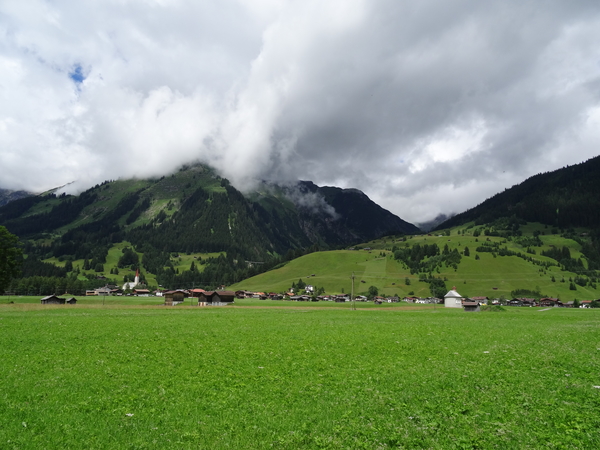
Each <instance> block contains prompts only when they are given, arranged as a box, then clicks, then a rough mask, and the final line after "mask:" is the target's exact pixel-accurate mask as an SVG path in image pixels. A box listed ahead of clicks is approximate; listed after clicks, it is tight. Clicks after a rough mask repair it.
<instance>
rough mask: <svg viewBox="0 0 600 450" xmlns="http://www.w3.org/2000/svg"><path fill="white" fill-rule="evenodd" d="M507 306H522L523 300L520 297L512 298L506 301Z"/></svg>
mask: <svg viewBox="0 0 600 450" xmlns="http://www.w3.org/2000/svg"><path fill="white" fill-rule="evenodd" d="M508 306H523V302H522V301H521V299H520V298H513V299H512V300H509V301H508Z"/></svg>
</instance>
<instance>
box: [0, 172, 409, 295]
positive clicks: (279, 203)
mask: <svg viewBox="0 0 600 450" xmlns="http://www.w3.org/2000/svg"><path fill="white" fill-rule="evenodd" d="M359 216H360V220H358V219H357V217H359ZM372 223H375V224H377V226H372V225H371V224H372ZM0 225H2V226H5V227H6V228H7V229H8V230H9V231H10V232H11V233H13V234H15V235H17V236H18V237H19V238H20V240H21V242H22V243H23V249H24V253H25V256H26V259H25V260H24V261H23V274H22V278H21V279H20V280H14V281H13V283H12V284H11V286H9V290H10V291H11V292H18V293H21V294H23V295H26V294H33V293H36V292H37V293H40V294H42V293H46V294H50V293H54V292H64V291H65V290H69V291H70V292H74V293H75V292H78V293H79V292H83V291H85V290H86V289H90V288H94V287H98V286H100V285H104V284H107V283H108V284H111V285H117V286H118V285H122V284H123V283H124V282H125V281H132V278H133V274H135V272H136V270H138V269H139V270H140V279H141V280H142V282H145V283H146V284H147V285H148V286H149V287H151V288H152V287H154V288H156V287H159V286H162V287H165V288H186V287H204V288H207V289H214V288H215V287H217V286H220V285H222V284H228V283H232V282H236V281H239V280H242V279H244V278H247V277H249V276H252V275H254V274H256V273H258V272H260V271H264V270H267V269H268V268H270V267H273V266H276V265H277V264H280V263H282V262H283V261H288V260H290V259H293V258H294V257H297V256H299V255H302V254H305V253H307V252H309V251H314V250H316V249H329V248H339V247H343V246H346V245H348V244H352V243H356V242H361V241H363V240H368V239H373V238H376V237H379V236H383V235H386V234H389V233H414V232H417V231H418V229H417V228H416V227H415V226H414V225H412V224H409V223H407V222H405V221H403V220H402V219H400V218H399V217H397V216H395V215H394V214H392V213H390V212H389V211H386V210H384V209H382V208H381V207H379V206H378V205H376V204H375V203H374V202H372V201H371V200H370V199H369V198H368V197H367V196H366V195H365V194H363V193H362V192H360V191H357V190H352V189H340V188H332V187H324V188H321V187H318V186H316V185H314V184H312V183H310V182H299V183H297V184H290V185H286V186H283V187H282V186H277V185H274V184H267V183H263V184H261V185H260V186H259V187H258V189H257V190H256V191H255V192H253V193H249V194H247V195H244V194H242V193H241V192H240V191H238V190H237V189H235V188H234V187H233V186H232V185H231V184H230V183H229V181H228V180H226V179H224V178H221V177H220V176H218V175H217V174H216V173H215V171H214V170H212V169H211V168H209V167H206V166H203V165H193V166H189V167H182V168H181V170H179V171H178V172H177V173H174V174H172V175H169V176H164V177H161V178H156V179H144V180H141V179H129V180H116V181H106V182H104V183H102V184H99V185H96V186H94V187H93V188H91V189H89V190H87V191H85V192H83V193H81V194H79V195H66V194H60V195H56V191H50V192H47V193H45V194H43V195H39V196H30V197H26V198H23V199H18V200H15V201H13V202H10V203H8V204H7V205H5V206H3V207H0ZM125 254H127V257H126V258H124V259H125V260H124V259H123V257H124V255H125ZM249 262H258V263H260V264H250V263H249Z"/></svg>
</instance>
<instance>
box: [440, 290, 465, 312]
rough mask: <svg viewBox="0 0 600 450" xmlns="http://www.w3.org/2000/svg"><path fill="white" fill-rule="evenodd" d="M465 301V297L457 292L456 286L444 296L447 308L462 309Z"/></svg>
mask: <svg viewBox="0 0 600 450" xmlns="http://www.w3.org/2000/svg"><path fill="white" fill-rule="evenodd" d="M463 300H464V297H463V296H461V295H460V294H459V293H458V292H456V286H454V287H453V288H452V290H450V291H448V293H447V294H446V295H444V306H445V307H446V308H462V301H463Z"/></svg>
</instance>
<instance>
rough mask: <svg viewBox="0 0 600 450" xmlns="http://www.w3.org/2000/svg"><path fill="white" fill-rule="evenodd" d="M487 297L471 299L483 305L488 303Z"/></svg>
mask: <svg viewBox="0 0 600 450" xmlns="http://www.w3.org/2000/svg"><path fill="white" fill-rule="evenodd" d="M488 300H489V297H471V301H473V302H477V303H479V304H480V305H485V304H487V303H488Z"/></svg>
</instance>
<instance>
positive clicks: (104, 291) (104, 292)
mask: <svg viewBox="0 0 600 450" xmlns="http://www.w3.org/2000/svg"><path fill="white" fill-rule="evenodd" d="M95 292H96V295H110V294H111V288H109V287H108V286H104V287H100V288H98V289H96V290H95Z"/></svg>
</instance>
